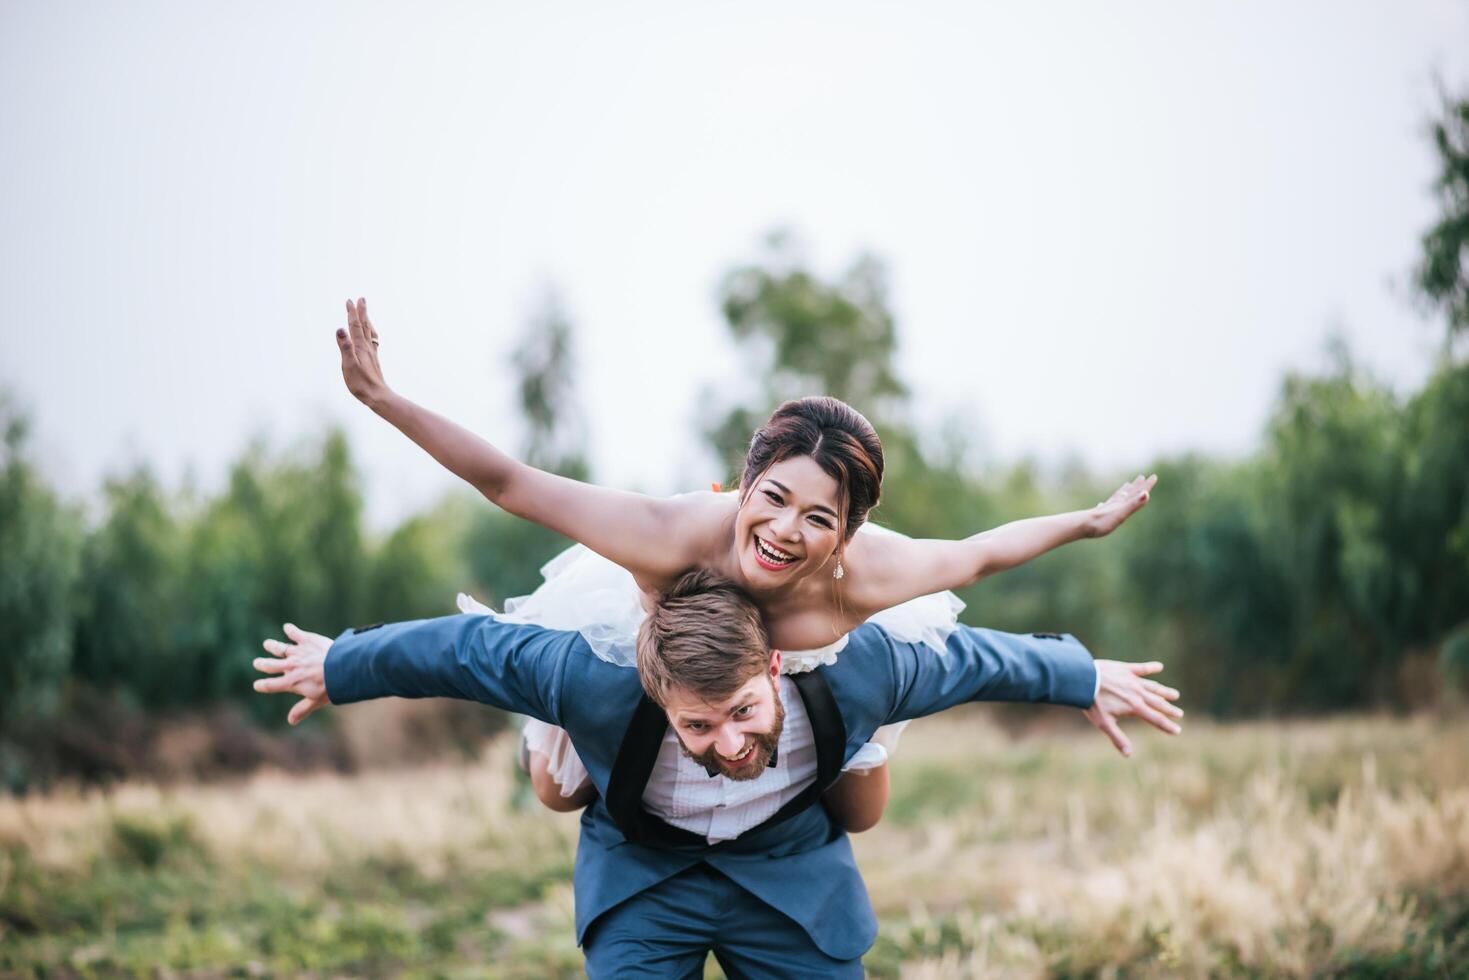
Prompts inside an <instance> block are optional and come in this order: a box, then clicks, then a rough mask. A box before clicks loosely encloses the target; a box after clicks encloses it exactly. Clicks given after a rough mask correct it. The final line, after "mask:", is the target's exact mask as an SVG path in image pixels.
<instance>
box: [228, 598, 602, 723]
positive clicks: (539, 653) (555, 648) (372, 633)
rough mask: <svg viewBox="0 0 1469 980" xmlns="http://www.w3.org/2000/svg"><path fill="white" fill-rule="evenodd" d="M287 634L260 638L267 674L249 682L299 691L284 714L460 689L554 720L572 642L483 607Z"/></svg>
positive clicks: (295, 718)
mask: <svg viewBox="0 0 1469 980" xmlns="http://www.w3.org/2000/svg"><path fill="white" fill-rule="evenodd" d="M286 635H287V636H288V637H289V638H290V639H291V641H292V642H290V643H283V642H281V641H279V640H267V641H265V649H266V651H267V652H268V653H272V654H274V655H275V656H274V657H273V658H270V657H260V658H258V659H257V660H256V661H255V667H256V669H257V670H260V671H262V672H264V673H268V674H273V675H276V676H273V677H267V678H264V679H262V680H258V681H256V682H255V689H256V690H257V691H261V692H263V693H279V692H288V693H294V694H299V695H300V696H301V699H302V700H301V701H299V702H297V704H296V705H295V706H294V707H293V708H292V709H291V713H290V715H289V717H288V720H289V721H290V722H291V724H296V723H297V722H299V721H300V720H301V719H302V718H305V717H306V716H307V715H309V714H311V712H313V711H315V710H316V709H317V708H320V707H322V706H324V705H326V704H328V703H331V704H349V703H351V702H354V701H366V700H370V699H372V698H381V697H405V698H431V697H448V698H461V699H464V700H468V701H480V702H482V703H484V704H492V705H494V706H496V707H498V708H503V709H505V710H507V711H515V712H519V713H520V714H526V715H531V716H532V717H535V718H539V719H541V720H542V721H547V722H550V723H552V724H560V702H561V698H560V690H561V679H562V671H563V669H564V666H565V660H566V654H567V652H568V651H569V650H570V649H571V647H572V645H573V644H574V643H575V642H577V634H575V633H567V632H562V631H560V630H548V629H543V628H541V627H538V626H531V625H527V624H518V623H502V622H500V621H498V620H496V619H494V618H492V617H489V616H447V617H444V618H442V619H425V620H417V621H415V622H409V623H393V624H390V625H387V626H374V627H368V628H364V629H361V630H348V631H347V632H346V633H343V634H342V635H341V636H339V637H338V638H337V639H336V640H335V641H331V640H328V639H327V638H326V637H324V636H320V635H318V634H315V633H307V632H306V631H304V630H300V629H297V628H296V627H294V626H291V625H289V624H287V626H286Z"/></svg>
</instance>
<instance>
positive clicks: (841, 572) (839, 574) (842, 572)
mask: <svg viewBox="0 0 1469 980" xmlns="http://www.w3.org/2000/svg"><path fill="white" fill-rule="evenodd" d="M831 577H832V578H846V577H847V570H846V569H845V568H843V567H842V560H841V559H840V558H838V559H837V568H836V571H834V572H832V573H831Z"/></svg>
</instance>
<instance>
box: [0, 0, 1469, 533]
mask: <svg viewBox="0 0 1469 980" xmlns="http://www.w3.org/2000/svg"><path fill="white" fill-rule="evenodd" d="M1437 78H1441V79H1443V80H1444V82H1445V83H1446V84H1448V86H1449V87H1450V88H1451V89H1453V90H1455V91H1459V92H1463V91H1465V90H1466V86H1469V4H1465V3H1462V2H1452V0H1418V2H1411V3H1365V2H1355V3H1347V2H1341V0H1336V2H1323V3H1294V2H1293V3H1288V4H1281V3H1239V2H1222V0H1221V2H1215V3H1212V4H1197V3H1191V4H1177V3H1110V4H1097V3H1089V2H1077V3H1040V4H1004V5H1001V4H985V5H980V4H970V3H909V4H902V5H899V4H869V3H853V2H843V3H799V4H792V3H779V4H774V3H769V4H766V3H750V2H742V3H732V2H727V3H694V4H690V3H656V4H647V3H624V2H619V3H611V4H608V3H597V4H593V3H572V4H559V5H531V4H509V3H500V4H487V3H478V2H474V3H470V2H465V3H393V4H387V3H304V4H303V3H299V2H292V3H252V4H233V5H229V6H223V5H217V4H199V3H194V2H178V3H168V2H156V0H144V2H128V3H122V2H110V3H66V4H57V3H48V2H39V0H21V2H17V0H3V2H0V187H3V188H4V189H3V191H0V386H4V387H5V388H7V389H9V390H10V391H11V392H12V393H13V394H14V395H15V396H16V397H17V398H18V399H19V401H20V402H21V404H22V405H24V406H26V407H28V408H29V409H30V410H31V411H32V413H33V414H34V416H35V420H36V423H37V434H38V440H37V445H36V449H37V452H38V454H39V455H40V457H41V458H42V460H43V462H44V464H45V466H46V468H47V471H48V473H50V474H51V476H52V478H53V479H55V480H56V481H57V482H58V483H59V484H60V485H61V486H62V487H64V488H65V489H66V490H67V491H68V492H70V493H75V494H81V493H83V492H85V491H87V490H89V489H91V488H94V487H95V486H96V484H97V483H98V481H99V480H100V479H101V477H102V475H103V474H105V473H107V472H111V471H115V470H117V469H119V468H122V467H125V466H126V465H128V463H129V462H130V461H132V460H135V459H137V458H146V459H148V460H151V461H153V462H154V463H155V464H156V465H157V466H158V468H159V469H160V471H161V472H162V473H163V474H164V476H165V477H166V478H167V479H169V480H170V481H173V480H176V479H178V478H179V477H180V476H181V475H182V474H183V473H184V472H185V471H186V469H191V470H192V471H193V472H194V473H195V474H197V476H198V477H199V479H200V480H201V481H202V482H203V483H204V484H205V486H206V487H209V486H217V485H218V484H219V482H220V481H221V479H222V476H223V473H224V469H225V466H226V464H227V462H228V461H229V460H230V459H232V458H233V457H234V456H236V455H237V454H238V453H239V451H240V450H241V448H242V447H243V446H244V444H245V443H246V441H247V439H248V438H249V437H251V436H252V435H256V434H266V435H268V436H270V437H271V438H273V439H274V440H275V441H276V442H277V443H278V444H279V443H286V442H289V441H290V440H292V439H294V438H297V437H299V436H301V435H303V434H306V433H311V432H318V431H320V429H321V427H322V426H323V425H324V424H325V423H327V422H339V423H342V424H345V425H346V426H347V427H348V429H349V431H350V433H351V436H352V439H353V443H354V446H355V447H356V448H357V450H358V453H359V456H360V458H361V461H362V464H363V468H364V470H365V471H366V472H367V474H368V477H369V483H368V492H369V500H370V512H371V514H372V515H373V518H374V521H375V522H376V523H378V524H379V525H382V524H383V523H385V522H388V521H392V520H396V519H397V518H398V517H400V516H402V515H404V514H405V513H407V512H408V511H410V510H413V509H416V508H418V507H421V506H423V505H424V504H425V503H427V502H428V501H430V500H432V499H433V498H434V497H435V496H437V495H438V494H439V493H441V492H442V491H443V490H444V489H445V488H446V487H448V486H450V485H451V478H448V477H446V476H445V475H444V474H442V473H441V472H440V471H439V470H438V467H437V465H436V464H434V463H433V462H432V461H431V460H429V459H428V458H427V457H425V456H422V455H421V454H420V453H419V451H418V450H417V449H415V448H414V447H413V446H411V444H409V443H407V441H406V440H405V439H403V438H402V437H401V436H399V435H398V434H397V433H396V432H395V431H394V430H392V429H391V428H390V427H389V426H387V425H386V423H383V422H382V421H380V420H379V419H377V418H376V417H375V416H373V415H372V414H371V413H369V412H368V411H367V410H366V409H363V408H361V407H359V406H358V405H357V404H356V403H355V402H354V401H352V399H351V397H350V396H349V395H348V394H347V393H346V391H345V389H344V388H343V387H342V384H341V379H340V375H339V373H338V367H337V353H336V347H335V343H334V341H333V339H332V332H333V330H334V329H335V328H336V326H337V325H338V323H339V322H340V320H341V309H342V301H343V299H344V298H345V297H347V296H349V295H359V294H360V295H366V296H367V297H368V298H369V300H370V302H371V305H372V309H373V314H374V321H375V322H376V324H377V326H378V327H379V329H380V330H381V332H382V334H383V348H382V354H383V359H384V365H385V368H386V370H387V372H388V377H389V380H390V381H391V382H393V383H394V385H395V386H396V387H397V388H399V390H401V391H403V392H404V393H405V394H407V395H409V396H410V397H413V398H415V399H417V400H419V401H420V402H422V403H424V404H426V405H428V406H430V407H432V408H435V409H437V410H439V411H441V412H443V413H445V414H448V415H450V416H451V417H454V418H456V419H458V420H460V421H462V422H464V423H466V424H468V425H470V426H471V427H472V428H474V429H476V430H477V431H479V432H481V433H483V434H484V435H486V436H487V437H488V438H490V439H491V440H492V441H496V442H498V443H501V444H503V445H504V446H505V447H506V448H507V449H512V450H513V449H515V448H516V447H517V446H518V444H519V439H520V428H519V424H518V420H517V418H516V415H515V412H514V410H513V399H512V394H513V393H512V391H511V390H510V382H511V378H512V375H511V372H510V369H509V366H508V364H507V363H506V354H507V352H508V351H509V349H510V348H511V346H512V345H513V343H514V341H515V338H516V337H517V336H518V334H519V333H520V331H521V330H522V328H523V324H524V322H525V319H526V316H527V314H528V312H529V311H530V309H531V308H532V306H533V305H534V300H535V298H536V297H537V295H538V293H539V291H540V289H541V288H542V286H543V284H545V283H547V282H552V283H555V284H557V285H558V286H559V287H560V288H561V289H562V291H563V292H564V294H565V296H566V299H567V302H568V306H569V309H570V312H571V314H572V316H573V318H574V320H575V322H576V324H577V327H578V329H579V334H578V355H579V367H580V401H581V404H582V408H583V410H584V411H585V413H586V415H587V418H588V421H589V429H590V433H591V436H592V442H593V446H592V449H593V461H594V467H595V472H596V474H597V476H598V477H599V478H600V479H601V480H603V481H604V482H609V483H614V484H618V485H624V486H635V487H641V488H644V489H650V490H654V491H671V490H679V489H688V488H691V487H697V486H703V485H705V484H706V483H707V482H708V481H709V480H711V479H717V478H719V477H720V476H722V475H723V474H718V473H712V472H709V470H710V464H709V462H708V461H707V460H706V459H705V458H704V457H703V456H702V455H701V453H700V451H699V450H698V447H697V438H696V435H695V421H696V419H697V418H698V416H699V405H698V401H699V394H700V391H701V389H702V388H703V386H704V385H706V384H708V383H716V384H721V383H725V382H727V381H728V378H729V375H730V374H731V373H732V372H735V371H738V370H740V366H739V362H738V360H736V359H735V358H734V357H733V356H732V348H731V346H730V343H729V341H728V340H727V338H726V337H725V334H724V330H723V327H722V325H721V321H720V319H719V316H718V311H717V309H716V306H715V300H714V296H715V287H716V285H717V282H718V279H719V276H720V274H721V273H722V272H723V271H724V270H725V269H726V268H728V267H729V266H730V265H731V264H733V263H735V262H738V261H740V260H742V259H746V258H748V257H750V256H751V255H753V254H754V251H755V248H756V246H757V244H758V241H759V239H760V238H761V236H762V234H763V233H764V232H765V231H766V230H767V229H769V228H771V227H774V226H777V225H785V226H789V227H792V228H795V229H797V230H799V231H800V232H801V233H802V235H803V236H804V237H805V238H806V240H807V241H808V242H809V243H810V244H811V246H812V252H813V256H814V259H815V261H816V263H817V265H818V267H819V268H820V269H821V270H823V271H824V272H828V273H834V272H837V271H839V270H840V269H841V268H842V267H844V266H845V265H846V264H847V262H849V261H850V259H851V258H852V257H853V255H854V254H856V252H857V251H858V250H860V249H869V250H872V251H874V252H876V253H877V254H879V255H881V256H883V257H884V258H885V259H887V260H888V262H889V263H890V267H891V269H892V274H893V300H894V305H895V308H896V310H897V312H898V315H899V325H900V330H901V337H902V351H901V355H900V362H901V366H902V370H903V373H904V376H905V377H906V378H907V380H908V381H909V382H910V384H911V385H912V387H913V389H914V391H915V393H916V395H917V409H918V411H919V412H920V413H921V415H922V416H923V417H924V418H930V419H933V418H939V417H943V416H945V415H951V414H957V415H959V416H961V417H962V418H964V419H965V425H966V427H967V428H968V429H969V431H970V432H971V433H972V435H973V436H974V438H975V439H976V440H979V441H980V442H981V443H982V445H983V446H985V447H986V449H987V451H988V452H989V453H990V454H992V456H994V457H998V458H1013V457H1015V456H1017V455H1020V454H1023V453H1033V454H1035V455H1037V456H1039V457H1040V458H1042V459H1058V458H1060V457H1061V456H1063V455H1065V454H1078V455H1080V456H1082V457H1083V458H1085V459H1086V460H1088V461H1089V462H1091V463H1092V464H1094V465H1097V466H1104V467H1119V468H1122V467H1140V466H1142V465H1145V463H1146V462H1147V461H1148V459H1149V458H1151V457H1153V456H1154V455H1156V454H1158V453H1161V452H1168V451H1174V450H1178V449H1181V448H1185V447H1197V448H1201V449H1205V450H1208V451H1214V452H1227V453H1233V452H1243V451H1246V450H1248V449H1249V448H1250V447H1251V446H1252V445H1254V444H1255V441H1256V439H1257V437H1258V433H1259V430H1260V425H1261V422H1262V421H1263V419H1264V416H1265V413H1266V412H1267V410H1268V408H1269V405H1270V401H1271V399H1272V397H1273V396H1274V393H1275V390H1276V387H1277V385H1278V383H1279V380H1280V377H1281V374H1282V372H1283V371H1285V370H1287V369H1290V368H1293V367H1294V368H1301V367H1305V368H1313V367H1317V366H1319V365H1320V364H1321V363H1322V362H1323V358H1322V355H1321V351H1322V349H1323V345H1324V342H1325V338H1326V337H1327V336H1328V334H1329V332H1330V331H1332V330H1333V329H1334V330H1336V331H1338V332H1340V333H1342V334H1344V335H1345V336H1346V337H1347V338H1348V339H1349V340H1350V342H1351V343H1352V345H1353V347H1354V349H1355V350H1356V351H1357V352H1358V354H1359V355H1360V357H1361V359H1362V360H1363V361H1364V362H1366V363H1367V364H1368V365H1369V366H1370V367H1371V368H1372V369H1373V370H1374V371H1376V372H1377V373H1378V374H1379V375H1380V376H1382V377H1383V378H1385V379H1388V380H1389V381H1391V382H1392V383H1394V384H1396V385H1398V386H1400V387H1401V388H1404V389H1407V388H1410V387H1411V386H1413V385H1415V384H1417V383H1418V382H1419V381H1421V379H1422V377H1423V375H1424V374H1425V372H1426V371H1427V369H1428V367H1429V366H1430V363H1431V359H1432V355H1433V352H1434V350H1435V349H1436V345H1437V343H1438V340H1439V338H1440V337H1441V334H1442V327H1441V325H1439V324H1437V323H1434V322H1431V321H1425V320H1424V318H1423V317H1422V316H1421V315H1420V314H1419V313H1417V312H1415V310H1414V308H1413V306H1412V303H1411V300H1410V296H1409V293H1408V290H1407V288H1406V282H1407V279H1408V275H1409V272H1410V270H1411V268H1412V265H1413V263H1414V260H1415V258H1416V254H1417V253H1416V249H1417V239H1418V236H1419V234H1420V233H1421V232H1422V230H1423V229H1424V228H1425V227H1426V226H1427V224H1428V223H1429V222H1430V221H1431V219H1432V217H1433V215H1434V213H1435V211H1434V206H1433V202H1432V199H1431V197H1430V195H1429V185H1430V182H1431V180H1432V177H1433V173H1434V161H1433V157H1432V153H1431V150H1430V147H1429V144H1428V141H1427V137H1426V125H1427V120H1428V119H1429V118H1430V117H1431V115H1432V114H1433V113H1434V112H1435V110H1436V99H1437V96H1436V92H1437V89H1436V85H1435V79H1437ZM859 407H860V406H859Z"/></svg>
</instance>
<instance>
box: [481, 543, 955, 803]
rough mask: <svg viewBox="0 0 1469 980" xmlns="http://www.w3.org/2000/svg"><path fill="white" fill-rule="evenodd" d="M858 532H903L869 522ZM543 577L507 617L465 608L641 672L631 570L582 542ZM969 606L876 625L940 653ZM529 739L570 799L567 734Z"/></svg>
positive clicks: (790, 656)
mask: <svg viewBox="0 0 1469 980" xmlns="http://www.w3.org/2000/svg"><path fill="white" fill-rule="evenodd" d="M857 533H858V534H896V533H897V532H896V531H890V530H888V529H887V528H883V527H879V526H877V525H876V524H864V525H862V527H860V528H858V530H857ZM541 575H542V576H543V577H544V579H545V581H544V582H542V583H541V585H540V586H539V587H538V588H537V589H536V590H535V591H534V592H532V593H531V594H530V595H526V596H520V597H518V598H515V599H510V600H508V601H506V603H505V611H504V612H503V613H497V612H495V611H494V610H492V609H490V608H489V607H488V606H485V605H484V604H482V603H480V602H478V601H476V600H475V599H474V598H472V597H470V596H468V595H465V594H464V593H462V592H461V593H460V594H459V596H458V604H459V610H460V611H461V612H465V613H480V614H484V615H489V616H495V617H496V618H497V619H500V620H502V621H504V622H508V623H534V624H535V625H537V626H544V627H547V628H548V629H560V630H576V631H578V632H580V633H581V635H582V637H583V638H584V639H585V640H586V641H587V645H588V646H590V647H591V648H592V651H593V652H594V653H595V654H596V655H597V656H598V657H601V658H602V659H603V660H606V661H608V662H609V663H613V664H617V665H618V666H620V667H627V668H629V669H636V665H637V636H638V627H639V625H640V624H641V623H642V621H643V616H644V615H645V614H644V612H643V606H642V593H641V590H639V588H638V585H637V582H635V581H634V580H633V577H632V574H631V573H630V572H628V571H627V569H625V568H623V567H622V566H621V565H617V564H614V563H613V562H611V561H609V560H607V559H606V558H603V557H602V556H601V555H599V554H597V553H596V552H595V551H592V550H591V549H589V548H587V547H586V546H585V545H580V544H578V545H574V546H572V547H571V548H568V549H567V550H565V551H563V552H562V553H561V554H559V555H557V556H556V557H555V558H553V559H551V560H550V561H549V562H547V563H546V565H545V566H544V567H543V568H542V569H541ZM963 608H964V602H963V600H961V599H960V598H959V597H958V596H956V595H954V593H952V592H939V593H935V594H933V595H926V596H921V597H919V598H917V599H912V600H909V601H908V602H905V603H903V604H902V605H898V606H893V607H892V608H891V609H884V610H883V611H882V612H880V613H878V614H876V615H875V616H873V617H872V618H871V619H870V620H869V622H873V623H877V624H878V625H880V626H882V627H883V628H884V629H886V630H887V631H888V633H889V634H890V635H891V636H892V637H893V639H895V640H898V641H900V642H905V643H922V644H924V645H926V646H928V647H929V648H931V649H932V650H933V651H934V652H935V653H936V654H940V655H941V654H943V652H944V642H945V641H946V640H947V639H948V638H949V634H950V633H952V632H953V631H954V627H955V626H956V625H957V624H958V622H959V612H960V611H961V610H962V609H963ZM846 645H847V638H846V637H845V636H843V637H841V638H840V639H839V640H837V641H836V642H835V643H831V644H828V645H827V646H824V647H820V648H819V649H816V650H782V651H781V672H782V673H785V674H799V673H804V672H805V671H808V670H812V669H814V668H816V667H820V666H824V665H828V664H833V663H836V659H837V655H838V654H839V653H841V651H842V649H843V648H845V647H846ZM906 725H907V722H899V723H897V724H894V725H887V726H884V727H883V728H880V729H878V731H877V732H876V733H875V734H874V735H873V738H872V741H870V742H868V743H867V744H866V745H864V746H863V747H862V748H861V749H860V750H859V751H858V752H857V754H856V755H855V756H853V757H852V759H851V761H850V762H848V763H847V765H846V767H845V769H847V770H862V769H872V768H875V767H877V766H880V765H882V764H883V763H884V762H886V761H887V759H888V756H889V755H890V754H891V753H892V751H893V749H894V748H896V747H897V743H898V736H899V735H900V734H901V733H902V730H903V728H904V727H905V726H906ZM525 740H526V744H527V746H528V747H529V749H530V750H531V751H532V752H539V753H541V754H542V755H544V756H545V757H546V759H547V760H548V763H549V765H548V771H549V772H550V774H551V776H552V778H554V779H555V780H556V782H557V784H558V785H559V786H560V787H561V794H562V795H563V796H571V795H572V794H573V793H575V792H576V790H577V789H578V788H579V787H580V786H581V785H582V784H583V783H585V782H586V780H587V771H586V768H585V767H584V766H582V763H581V759H580V758H578V756H577V754H576V750H575V749H574V748H572V745H571V739H570V738H569V737H568V736H567V734H566V731H565V730H564V729H561V728H557V727H556V726H555V725H548V724H546V723H545V722H543V721H538V720H537V719H535V718H528V719H526V725H525Z"/></svg>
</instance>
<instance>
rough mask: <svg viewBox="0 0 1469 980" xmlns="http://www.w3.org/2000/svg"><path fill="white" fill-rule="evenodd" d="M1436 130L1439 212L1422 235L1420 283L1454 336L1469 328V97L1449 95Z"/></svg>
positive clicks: (1418, 277) (1418, 278) (1420, 286)
mask: <svg viewBox="0 0 1469 980" xmlns="http://www.w3.org/2000/svg"><path fill="white" fill-rule="evenodd" d="M1432 132H1433V147H1434V150H1435V151H1436V153H1437V155H1438V166H1439V171H1438V178H1437V179H1436V180H1435V182H1434V192H1435V194H1436V196H1437V198H1438V203H1439V209H1440V213H1439V219H1438V221H1437V222H1435V223H1434V225H1433V227H1432V228H1430V229H1429V230H1428V231H1427V232H1425V233H1424V235H1423V257H1422V261H1421V262H1420V263H1419V265H1418V270H1417V274H1416V276H1415V279H1416V282H1417V285H1418V288H1419V289H1420V290H1421V292H1422V294H1423V296H1424V298H1425V299H1427V301H1428V303H1429V304H1430V305H1431V306H1432V307H1434V308H1436V309H1437V310H1439V311H1440V312H1442V313H1443V314H1444V316H1445V318H1446V319H1447V321H1448V332H1449V336H1450V338H1452V337H1454V336H1455V335H1456V334H1458V333H1460V332H1462V331H1465V330H1466V329H1469V97H1466V98H1462V99H1457V100H1455V99H1451V98H1448V97H1445V98H1444V107H1443V117H1442V118H1441V119H1438V120H1436V121H1435V122H1434V123H1433V129H1432Z"/></svg>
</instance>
